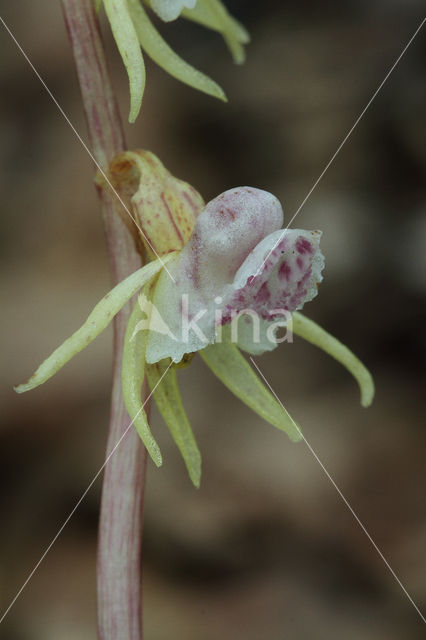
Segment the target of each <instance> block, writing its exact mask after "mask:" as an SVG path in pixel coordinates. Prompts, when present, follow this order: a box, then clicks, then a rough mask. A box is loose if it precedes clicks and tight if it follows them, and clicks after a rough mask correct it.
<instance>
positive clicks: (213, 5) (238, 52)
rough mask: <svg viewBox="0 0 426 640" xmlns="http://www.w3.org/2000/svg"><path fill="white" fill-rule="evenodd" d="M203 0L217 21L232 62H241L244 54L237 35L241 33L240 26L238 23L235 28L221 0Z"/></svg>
mask: <svg viewBox="0 0 426 640" xmlns="http://www.w3.org/2000/svg"><path fill="white" fill-rule="evenodd" d="M203 2H204V5H205V6H206V7H207V8H208V9H209V11H210V13H211V15H212V16H214V19H215V20H216V21H217V24H218V25H219V31H220V33H221V34H222V36H223V38H224V40H225V42H226V44H227V46H228V49H229V50H230V52H231V55H232V57H233V60H234V62H235V63H236V64H242V63H243V62H244V60H245V57H246V54H245V51H244V47H243V45H242V44H241V41H240V39H239V37H238V36H239V35H241V26H240V25H238V27H237V28H236V26H235V22H236V21H234V19H233V18H231V16H230V15H229V13H228V11H227V10H226V7H225V6H224V5H223V3H222V2H220V0H203ZM246 35H247V34H246ZM243 42H244V41H243Z"/></svg>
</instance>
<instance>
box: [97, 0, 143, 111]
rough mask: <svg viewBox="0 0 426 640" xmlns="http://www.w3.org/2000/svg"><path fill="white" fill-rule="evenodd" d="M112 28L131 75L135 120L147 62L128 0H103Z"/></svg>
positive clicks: (131, 95)
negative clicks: (143, 55)
mask: <svg viewBox="0 0 426 640" xmlns="http://www.w3.org/2000/svg"><path fill="white" fill-rule="evenodd" d="M103 3H104V7H105V12H106V14H107V16H108V20H109V23H110V25H111V30H112V33H113V35H114V39H115V42H116V44H117V47H118V50H119V52H120V54H121V57H122V59H123V62H124V65H125V67H126V70H127V74H128V76H129V85H130V114H129V122H134V121H135V120H136V118H137V116H138V114H139V111H140V108H141V104H142V96H143V92H144V89H145V63H144V61H143V57H142V52H141V48H140V45H139V39H138V35H137V33H136V30H135V27H134V25H133V22H132V18H131V16H130V12H129V7H128V2H127V0H103Z"/></svg>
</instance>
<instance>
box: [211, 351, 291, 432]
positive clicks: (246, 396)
mask: <svg viewBox="0 0 426 640" xmlns="http://www.w3.org/2000/svg"><path fill="white" fill-rule="evenodd" d="M200 356H201V357H202V358H203V360H204V362H205V363H206V364H207V366H208V367H210V369H211V370H212V371H213V373H214V374H215V375H216V376H217V377H218V378H219V380H221V381H222V382H223V384H224V385H225V386H227V387H228V389H229V390H230V391H232V393H233V394H235V395H236V396H237V398H239V399H240V400H242V401H243V402H244V403H245V404H246V405H248V406H249V407H250V409H252V410H253V411H255V412H256V413H257V414H259V415H260V416H261V417H262V418H263V419H264V420H266V421H267V422H269V423H270V424H272V425H273V426H274V427H277V429H280V430H281V431H285V433H286V434H287V435H288V437H289V438H290V440H293V441H294V442H297V441H299V440H301V439H302V432H301V430H300V428H299V426H298V425H297V424H296V423H295V421H294V420H293V419H292V418H291V416H290V415H289V414H288V413H287V411H286V410H285V409H284V408H283V407H282V406H281V405H280V403H279V402H277V400H276V399H275V398H274V396H273V395H272V394H271V393H270V391H269V390H268V389H267V388H266V387H265V385H264V384H263V382H262V381H261V380H260V378H259V377H258V376H257V375H256V373H255V372H254V371H253V369H252V368H251V366H250V365H249V363H248V362H247V360H246V359H245V358H244V356H243V355H242V354H241V353H240V351H239V350H238V348H237V347H236V346H235V345H233V344H230V343H227V342H222V343H216V344H214V345H212V346H208V347H206V349H203V350H202V351H200Z"/></svg>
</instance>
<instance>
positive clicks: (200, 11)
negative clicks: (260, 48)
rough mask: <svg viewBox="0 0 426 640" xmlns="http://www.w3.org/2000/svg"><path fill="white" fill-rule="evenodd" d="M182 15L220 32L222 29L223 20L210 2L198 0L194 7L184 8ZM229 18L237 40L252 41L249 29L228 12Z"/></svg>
mask: <svg viewBox="0 0 426 640" xmlns="http://www.w3.org/2000/svg"><path fill="white" fill-rule="evenodd" d="M181 16H182V17H183V18H186V19H187V20H192V21H193V22H197V23H198V24H201V25H202V26H203V27H207V28H208V29H212V30H213V31H218V32H219V33H221V31H222V21H221V20H219V19H218V16H217V13H215V12H214V11H212V10H211V7H210V3H209V2H205V1H203V0H201V1H200V0H198V2H197V4H196V5H195V7H194V8H193V9H184V10H183V11H182V13H181ZM228 20H229V22H230V25H231V27H232V29H233V32H234V35H235V38H236V40H237V41H238V42H241V44H248V43H249V42H250V34H249V33H248V31H247V29H246V28H245V27H244V26H243V25H242V24H241V23H240V22H238V20H236V19H235V18H234V17H233V16H231V15H230V14H228Z"/></svg>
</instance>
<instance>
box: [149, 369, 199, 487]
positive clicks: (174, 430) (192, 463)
mask: <svg viewBox="0 0 426 640" xmlns="http://www.w3.org/2000/svg"><path fill="white" fill-rule="evenodd" d="M166 370H167V361H164V360H163V361H162V362H159V363H157V364H154V365H148V366H147V369H146V374H147V378H148V382H149V385H150V387H151V389H154V388H155V387H156V385H158V386H157V387H156V388H155V391H154V393H153V396H154V400H155V402H156V405H157V407H158V409H159V411H160V413H161V415H162V416H163V419H164V422H165V423H166V424H167V426H168V428H169V429H170V433H171V434H172V437H173V440H174V441H175V443H176V445H177V447H178V449H179V451H180V452H181V454H182V457H183V459H184V460H185V464H186V467H187V469H188V473H189V477H190V478H191V480H192V482H193V484H194V485H195V486H196V487H197V488H198V487H199V486H200V479H201V454H200V452H199V450H198V447H197V443H196V441H195V438H194V434H193V432H192V429H191V425H190V424H189V420H188V417H187V415H186V413H185V409H184V407H183V404H182V399H181V396H180V393H179V387H178V384H177V376H176V371H175V370H174V369H173V368H171V369H169V370H168V371H167V373H166V374H165V375H164V372H165V371H166ZM163 375H164V377H163V379H162V380H161V383H160V384H158V381H159V380H160V379H161V376H163Z"/></svg>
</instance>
